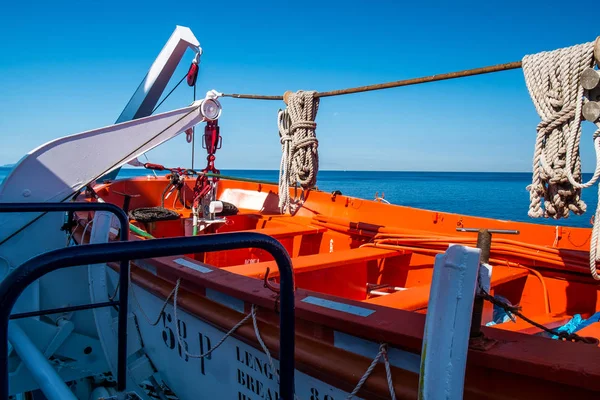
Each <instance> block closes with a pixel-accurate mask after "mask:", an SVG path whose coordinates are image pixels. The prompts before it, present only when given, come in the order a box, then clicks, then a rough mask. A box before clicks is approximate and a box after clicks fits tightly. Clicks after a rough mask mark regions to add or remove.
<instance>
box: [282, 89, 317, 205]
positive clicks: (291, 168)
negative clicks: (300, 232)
mask: <svg viewBox="0 0 600 400" xmlns="http://www.w3.org/2000/svg"><path fill="white" fill-rule="evenodd" d="M315 93H316V92H314V91H310V92H305V91H302V90H300V91H298V92H296V93H291V94H290V95H289V97H288V106H287V108H286V109H285V110H279V113H278V114H277V126H278V127H279V136H280V141H281V153H282V154H281V165H280V167H279V208H280V209H281V212H282V213H285V212H286V211H287V210H289V211H290V213H291V212H292V210H291V207H290V202H291V199H290V185H292V186H295V185H296V184H298V183H299V184H300V186H301V187H302V189H304V190H309V189H312V188H313V187H314V186H315V185H316V183H317V172H318V171H319V153H318V152H317V147H318V145H319V142H318V141H317V137H316V135H315V130H316V128H317V124H316V123H315V118H316V116H317V110H318V108H319V99H318V98H316V97H315Z"/></svg>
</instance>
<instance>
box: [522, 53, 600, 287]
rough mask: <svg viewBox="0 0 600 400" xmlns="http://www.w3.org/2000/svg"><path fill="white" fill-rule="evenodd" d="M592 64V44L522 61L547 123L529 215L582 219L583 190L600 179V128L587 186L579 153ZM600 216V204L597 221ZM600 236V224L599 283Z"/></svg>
mask: <svg viewBox="0 0 600 400" xmlns="http://www.w3.org/2000/svg"><path fill="white" fill-rule="evenodd" d="M593 64H594V43H593V42H589V43H584V44H580V45H576V46H572V47H567V48H563V49H558V50H554V51H550V52H542V53H538V54H534V55H529V56H526V57H524V58H523V73H524V75H525V82H526V84H527V89H528V90H529V94H530V96H531V99H532V100H533V103H534V105H535V108H536V110H537V112H538V114H539V116H540V117H541V119H542V121H541V122H540V123H539V124H538V126H537V138H536V142H535V152H534V157H533V178H532V182H531V185H529V186H528V187H527V190H529V198H530V205H529V212H528V215H529V216H530V217H532V218H539V217H546V218H554V219H560V218H568V217H569V214H570V212H573V213H575V214H577V215H581V214H583V213H584V212H585V211H586V204H585V203H584V202H583V200H582V199H581V189H584V188H588V187H590V186H592V185H593V184H594V183H595V182H596V181H597V180H598V178H599V177H600V129H598V130H596V132H595V133H594V135H593V141H594V149H595V151H596V168H595V170H594V175H593V176H592V178H591V179H590V180H589V181H588V182H586V183H582V173H581V157H580V154H579V145H580V141H581V122H582V108H583V104H584V101H586V100H585V98H584V89H583V86H582V85H581V83H580V79H581V74H582V72H583V71H584V69H586V68H588V67H592V66H593ZM599 196H600V193H599ZM542 199H543V200H544V203H543V207H542ZM599 212H600V205H599V208H598V209H597V210H596V216H598V214H599ZM595 221H598V218H595ZM595 221H594V222H595ZM599 234H600V223H598V224H596V223H594V227H593V229H592V240H591V247H590V272H591V274H592V276H593V277H594V279H597V280H600V275H598V273H597V272H596V261H597V254H596V246H597V243H598V236H599Z"/></svg>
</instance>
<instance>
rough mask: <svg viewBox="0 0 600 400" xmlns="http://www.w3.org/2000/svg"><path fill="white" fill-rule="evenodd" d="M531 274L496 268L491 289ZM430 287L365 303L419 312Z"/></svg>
mask: <svg viewBox="0 0 600 400" xmlns="http://www.w3.org/2000/svg"><path fill="white" fill-rule="evenodd" d="M528 274H529V271H527V270H526V269H524V268H511V267H504V266H494V268H493V270H492V280H491V287H495V286H498V285H501V284H503V283H506V282H509V281H512V280H515V279H519V278H523V277H525V276H527V275H528ZM429 292H430V285H422V286H414V287H411V288H407V289H405V290H401V291H398V292H395V293H392V294H388V295H384V296H379V297H375V298H372V299H368V300H365V303H371V304H378V305H380V306H385V307H392V308H401V309H403V310H408V311H417V310H421V309H423V308H426V307H427V303H428V302H429Z"/></svg>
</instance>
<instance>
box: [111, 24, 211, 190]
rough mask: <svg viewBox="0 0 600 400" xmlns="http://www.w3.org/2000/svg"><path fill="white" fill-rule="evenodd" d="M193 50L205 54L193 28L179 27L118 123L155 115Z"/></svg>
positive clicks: (137, 164)
mask: <svg viewBox="0 0 600 400" xmlns="http://www.w3.org/2000/svg"><path fill="white" fill-rule="evenodd" d="M188 48H190V49H192V50H194V51H195V52H196V54H202V48H201V47H200V42H198V39H196V36H194V34H193V33H192V31H191V30H190V28H187V27H184V26H177V27H176V28H175V31H174V32H173V34H172V35H171V37H170V38H169V40H168V41H167V43H166V44H165V46H164V47H163V49H162V50H161V52H160V53H159V54H158V57H156V60H154V63H153V64H152V66H151V67H150V70H149V71H148V73H147V74H146V76H145V77H144V79H143V80H142V83H140V85H139V86H138V88H137V90H136V91H135V93H134V94H133V96H132V97H131V99H130V100H129V103H127V106H125V108H124V109H123V112H121V115H120V116H119V118H117V121H116V123H119V122H125V121H131V120H132V119H137V118H142V117H147V116H148V115H151V114H152V110H154V107H156V104H157V103H158V100H159V99H160V96H162V93H163V91H164V90H165V88H166V87H167V84H168V83H169V80H170V79H171V77H172V76H173V73H174V72H175V69H176V68H177V66H178V65H179V62H180V61H181V58H182V57H183V55H184V54H185V51H186V50H187V49H188ZM129 164H131V165H134V166H137V167H139V166H141V165H143V164H142V163H141V162H140V161H138V159H137V157H136V158H134V159H133V160H131V161H130V162H129ZM118 172H119V169H116V170H114V171H113V172H112V173H110V174H108V175H106V176H104V177H102V178H103V179H114V178H116V176H117V174H118Z"/></svg>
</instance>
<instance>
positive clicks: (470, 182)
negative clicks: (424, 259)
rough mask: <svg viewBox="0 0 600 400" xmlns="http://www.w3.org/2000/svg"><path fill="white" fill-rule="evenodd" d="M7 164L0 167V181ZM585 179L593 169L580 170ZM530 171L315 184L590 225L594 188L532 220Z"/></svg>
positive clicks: (340, 175) (368, 177)
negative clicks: (577, 210)
mask: <svg viewBox="0 0 600 400" xmlns="http://www.w3.org/2000/svg"><path fill="white" fill-rule="evenodd" d="M9 171H10V168H6V167H0V181H2V180H4V178H5V177H6V175H7V174H8V172H9ZM221 173H222V174H224V175H230V176H239V177H244V178H254V179H261V180H266V181H272V182H277V180H278V171H257V170H221ZM144 175H148V171H146V170H136V169H122V170H121V172H120V174H119V177H120V178H127V177H132V176H144ZM584 175H585V176H584V179H585V180H586V181H587V180H588V179H589V178H590V177H591V174H589V175H588V174H584ZM530 182H531V174H530V173H520V172H519V173H509V172H503V173H495V172H388V171H385V172H383V171H382V172H379V171H375V172H367V171H320V172H319V176H318V183H317V185H318V188H319V189H320V190H323V191H327V192H332V191H334V190H339V191H341V192H342V193H343V194H345V195H349V196H355V197H361V198H365V199H373V198H374V197H375V193H376V192H379V195H381V194H382V193H385V199H386V200H388V201H389V202H390V203H393V204H398V205H404V206H409V207H417V208H424V209H428V210H436V211H445V212H452V213H459V214H467V215H475V216H481V217H488V218H497V219H504V220H513V221H524V222H537V223H546V224H551V225H570V226H581V227H590V226H591V225H590V218H591V216H592V215H593V214H594V210H595V209H596V202H597V198H596V196H597V195H596V193H597V192H596V189H595V188H590V189H587V190H584V194H583V196H584V200H585V201H586V203H587V205H588V211H587V212H586V213H585V215H583V216H571V217H570V218H568V219H565V220H559V221H554V220H543V219H538V220H532V219H530V218H529V217H528V216H527V210H528V207H529V192H527V190H526V189H525V187H526V186H527V185H528V184H529V183H530Z"/></svg>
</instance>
